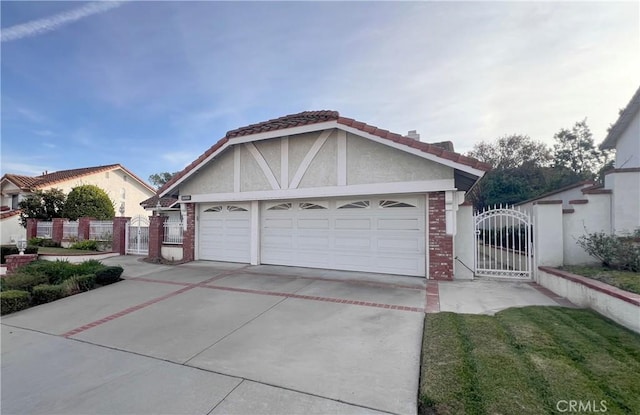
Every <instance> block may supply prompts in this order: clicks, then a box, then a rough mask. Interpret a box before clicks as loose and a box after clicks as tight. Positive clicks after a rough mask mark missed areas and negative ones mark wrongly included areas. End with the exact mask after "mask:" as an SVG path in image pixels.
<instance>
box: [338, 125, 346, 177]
mask: <svg viewBox="0 0 640 415" xmlns="http://www.w3.org/2000/svg"><path fill="white" fill-rule="evenodd" d="M346 185H347V132H346V131H343V130H338V186H346Z"/></svg>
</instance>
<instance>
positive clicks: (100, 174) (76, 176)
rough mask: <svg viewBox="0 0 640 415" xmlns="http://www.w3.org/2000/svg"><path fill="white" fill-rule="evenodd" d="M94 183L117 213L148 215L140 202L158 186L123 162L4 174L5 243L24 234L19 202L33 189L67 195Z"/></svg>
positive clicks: (123, 214)
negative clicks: (132, 170) (148, 182)
mask: <svg viewBox="0 0 640 415" xmlns="http://www.w3.org/2000/svg"><path fill="white" fill-rule="evenodd" d="M85 184H92V185H96V186H98V187H100V188H101V189H103V190H104V191H105V192H106V193H107V195H109V197H110V198H111V200H112V201H113V205H114V209H115V211H116V216H135V215H146V214H147V213H146V212H145V210H144V208H142V207H141V206H140V202H141V201H143V200H145V199H147V198H149V197H150V196H151V195H153V194H155V189H154V188H153V187H151V186H149V185H148V184H147V183H145V182H144V181H143V180H141V179H140V178H138V177H137V176H136V175H135V174H133V173H132V172H131V171H129V170H128V169H127V168H125V167H124V166H122V165H120V164H110V165H107V166H96V167H85V168H81V169H72V170H61V171H57V172H53V173H48V172H44V173H43V174H42V175H40V176H22V175H17V174H5V175H4V176H2V179H0V190H1V192H0V193H1V195H2V200H1V203H0V205H1V206H2V209H3V210H2V222H1V223H0V226H1V228H2V240H1V243H2V244H9V243H13V242H14V241H15V240H16V239H17V238H18V237H21V236H24V235H25V230H24V228H23V227H21V226H20V225H19V213H20V212H19V210H18V204H19V203H20V201H21V200H22V199H24V198H25V197H26V196H27V195H29V194H31V193H32V192H33V191H34V190H49V189H53V188H57V189H60V190H62V191H63V192H64V193H66V194H68V193H69V192H70V191H71V190H72V189H73V188H74V187H77V186H81V185H85Z"/></svg>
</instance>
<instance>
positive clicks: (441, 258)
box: [429, 192, 453, 280]
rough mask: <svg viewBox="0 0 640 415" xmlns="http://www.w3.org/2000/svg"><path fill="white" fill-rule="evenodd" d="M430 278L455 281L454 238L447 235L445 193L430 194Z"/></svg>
mask: <svg viewBox="0 0 640 415" xmlns="http://www.w3.org/2000/svg"><path fill="white" fill-rule="evenodd" d="M429 278H430V279H436V280H452V279H453V236H451V235H447V219H446V212H445V197H444V192H433V193H429Z"/></svg>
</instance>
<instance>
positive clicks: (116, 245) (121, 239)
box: [111, 216, 131, 255]
mask: <svg viewBox="0 0 640 415" xmlns="http://www.w3.org/2000/svg"><path fill="white" fill-rule="evenodd" d="M130 220H131V218H130V217H126V216H118V217H116V218H113V242H112V245H111V250H112V251H113V252H117V253H118V254H120V255H125V254H126V253H127V240H126V235H127V223H129V221H130Z"/></svg>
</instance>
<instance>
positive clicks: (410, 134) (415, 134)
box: [405, 130, 420, 141]
mask: <svg viewBox="0 0 640 415" xmlns="http://www.w3.org/2000/svg"><path fill="white" fill-rule="evenodd" d="M405 137H407V138H410V139H412V140H416V141H420V134H418V132H417V131H416V130H409V132H408V133H407V135H406V136H405Z"/></svg>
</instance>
